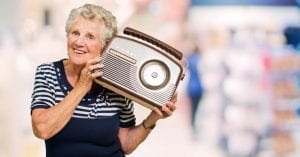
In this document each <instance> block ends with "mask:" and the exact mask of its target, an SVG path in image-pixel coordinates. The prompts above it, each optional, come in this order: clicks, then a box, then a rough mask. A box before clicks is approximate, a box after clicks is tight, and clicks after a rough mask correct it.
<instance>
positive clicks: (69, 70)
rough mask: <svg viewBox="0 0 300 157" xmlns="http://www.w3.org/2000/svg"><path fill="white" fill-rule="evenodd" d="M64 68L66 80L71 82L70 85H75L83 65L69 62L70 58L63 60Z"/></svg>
mask: <svg viewBox="0 0 300 157" xmlns="http://www.w3.org/2000/svg"><path fill="white" fill-rule="evenodd" d="M64 68H65V73H66V77H67V80H68V81H69V83H70V84H71V86H73V87H75V85H76V84H77V82H78V80H79V77H80V74H81V70H82V69H83V68H84V66H80V65H75V64H72V63H71V62H70V60H65V61H64Z"/></svg>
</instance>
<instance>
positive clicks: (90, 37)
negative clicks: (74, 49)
mask: <svg viewBox="0 0 300 157" xmlns="http://www.w3.org/2000/svg"><path fill="white" fill-rule="evenodd" d="M87 38H88V39H91V40H92V39H95V37H94V36H93V35H91V34H89V35H87Z"/></svg>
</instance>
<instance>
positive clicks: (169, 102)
mask: <svg viewBox="0 0 300 157" xmlns="http://www.w3.org/2000/svg"><path fill="white" fill-rule="evenodd" d="M166 106H167V107H168V108H169V109H170V110H171V111H172V112H173V111H175V110H176V108H177V107H176V105H175V104H174V103H173V102H171V101H168V102H167V103H166Z"/></svg>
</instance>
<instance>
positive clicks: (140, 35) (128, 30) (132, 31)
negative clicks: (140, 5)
mask: <svg viewBox="0 0 300 157" xmlns="http://www.w3.org/2000/svg"><path fill="white" fill-rule="evenodd" d="M123 32H124V34H127V35H131V36H134V37H137V38H140V39H142V40H145V41H147V42H150V43H151V44H153V45H155V46H158V47H160V48H162V49H164V50H166V51H167V52H169V53H170V54H171V55H173V56H175V57H176V58H177V59H179V60H181V59H182V53H181V52H180V51H178V50H176V49H175V48H173V47H171V46H170V45H168V44H166V43H164V42H162V41H160V40H158V39H155V38H154V37H151V36H149V35H147V34H145V33H143V32H140V31H138V30H135V29H133V28H130V27H125V29H124V31H123Z"/></svg>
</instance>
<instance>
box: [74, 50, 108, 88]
mask: <svg viewBox="0 0 300 157" xmlns="http://www.w3.org/2000/svg"><path fill="white" fill-rule="evenodd" d="M101 60H102V57H100V56H97V57H95V58H93V59H90V60H88V61H87V63H86V65H85V67H84V68H83V69H82V70H81V74H80V78H79V81H78V83H77V85H78V86H80V88H85V89H87V90H88V91H89V90H90V89H91V88H92V84H93V81H94V79H95V78H97V77H100V76H101V75H102V74H103V72H102V68H103V64H102V63H100V61H101Z"/></svg>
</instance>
